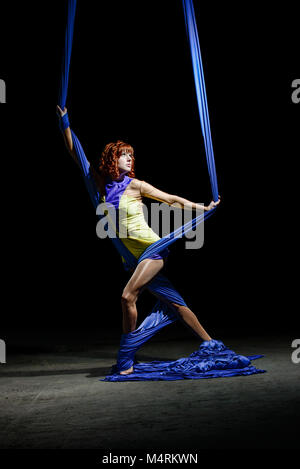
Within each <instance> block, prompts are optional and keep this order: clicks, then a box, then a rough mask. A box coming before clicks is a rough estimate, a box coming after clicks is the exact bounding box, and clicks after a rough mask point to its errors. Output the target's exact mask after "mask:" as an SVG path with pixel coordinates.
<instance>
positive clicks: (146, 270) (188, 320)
mask: <svg viewBox="0 0 300 469" xmlns="http://www.w3.org/2000/svg"><path fill="white" fill-rule="evenodd" d="M163 266H164V261H163V260H162V259H145V260H144V261H142V262H141V263H140V264H138V266H137V267H136V269H135V271H134V272H133V274H132V276H131V278H130V280H129V282H128V283H127V285H126V287H125V288H124V291H123V294H122V312H123V332H124V334H128V333H129V332H132V331H134V330H135V329H136V322H137V308H136V301H137V299H138V295H139V293H140V291H141V289H142V287H144V286H145V285H146V284H147V283H148V282H150V281H151V280H152V279H153V277H155V275H157V274H158V273H159V271H160V270H161V269H162V267H163ZM152 293H153V292H152ZM160 299H161V300H162V301H164V299H163V298H161V297H160ZM166 302H167V303H169V304H170V305H171V306H172V307H173V309H174V310H175V311H176V313H177V314H178V315H179V316H180V319H182V320H183V321H184V323H185V324H186V325H187V326H188V327H189V328H191V329H192V331H193V332H194V333H195V334H196V335H197V336H198V337H200V339H202V340H212V339H211V337H210V336H209V335H208V333H207V332H206V331H205V329H204V328H203V327H202V326H201V324H200V322H199V321H198V318H197V316H196V315H195V314H194V313H193V311H191V310H190V309H189V308H188V307H187V306H182V305H179V304H177V303H173V302H169V301H167V300H166ZM132 371H133V367H131V368H129V369H128V370H124V371H121V372H120V374H129V373H132Z"/></svg>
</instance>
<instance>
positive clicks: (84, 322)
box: [0, 0, 300, 334]
mask: <svg viewBox="0 0 300 469" xmlns="http://www.w3.org/2000/svg"><path fill="white" fill-rule="evenodd" d="M194 3H195V8H196V14H197V22H198V30H199V37H200V45H201V50H202V57H203V63H204V73H205V80H206V88H207V96H208V106H209V113H210V120H211V128H212V137H213V144H214V151H215V159H216V168H217V174H218V180H219V192H220V194H221V196H222V204H221V205H220V207H219V208H218V210H217V213H216V214H215V215H214V216H213V217H211V218H210V219H209V220H208V221H207V223H206V224H205V242H204V246H203V248H202V249H199V250H186V249H184V242H183V241H178V242H177V243H175V244H174V245H172V247H171V255H170V256H169V261H168V267H167V272H166V274H167V275H168V277H169V278H170V279H171V280H172V282H173V283H174V285H175V286H176V287H177V289H178V290H179V292H180V293H181V294H182V295H183V297H184V298H185V300H186V302H187V303H188V304H189V305H190V307H191V308H192V309H193V310H194V311H195V312H196V313H197V315H198V317H199V318H200V320H201V321H203V323H204V324H205V326H207V327H208V329H209V330H213V328H214V327H217V326H218V327H221V328H224V330H225V331H226V330H227V331H228V330H232V328H238V329H240V330H241V331H243V333H245V334H247V333H248V332H249V333H252V332H253V331H256V332H257V333H260V332H262V333H265V332H268V331H270V330H273V331H279V330H282V329H286V330H293V331H294V323H295V320H296V314H295V313H294V312H293V310H291V309H290V307H289V305H288V304H287V303H286V302H285V303H284V302H283V294H282V293H283V290H284V287H283V281H284V279H286V275H287V272H288V271H287V270H286V269H287V267H285V268H283V267H282V262H283V261H284V260H285V259H286V258H288V257H289V254H288V251H289V247H290V241H291V240H290V239H289V238H288V239H287V238H286V231H287V228H286V224H287V223H288V221H287V220H288V217H287V216H286V212H285V209H286V207H287V206H289V205H290V201H291V200H295V199H293V194H292V187H293V183H292V179H293V175H294V171H293V164H294V161H295V159H296V156H297V153H298V147H297V138H296V135H297V134H296V132H297V129H298V127H297V126H298V120H299V110H300V104H299V105H296V104H293V103H292V101H291V83H292V81H293V80H294V79H295V78H299V68H298V67H297V62H296V57H297V54H296V50H297V45H296V34H297V29H296V18H297V12H296V11H295V6H294V3H293V2H285V4H284V6H283V5H278V6H274V5H273V4H272V3H271V2H270V3H269V4H268V5H266V8H265V9H263V7H262V6H261V3H260V2H256V3H255V2H254V3H251V5H250V4H249V5H247V6H244V5H240V4H238V3H237V4H232V3H230V4H228V2H227V3H223V4H222V3H221V4H216V3H215V2H197V1H195V2H194ZM65 4H66V2H62V1H56V2H55V1H53V2H51V4H44V3H42V2H40V3H36V4H34V3H32V2H30V3H29V4H28V3H26V4H25V3H23V2H20V4H17V5H16V4H14V5H10V6H9V7H8V6H6V7H4V6H3V18H5V23H6V28H5V29H2V31H1V36H2V39H1V57H2V58H1V61H2V66H1V69H0V78H2V79H4V80H5V81H6V84H7V104H6V105H1V106H0V112H1V119H2V124H1V128H2V131H1V134H2V147H3V148H2V151H1V153H2V162H3V172H2V180H3V184H2V188H3V196H2V210H3V215H4V214H5V215H6V216H7V218H5V220H8V221H5V223H4V227H3V230H2V231H3V235H4V244H3V246H4V249H3V259H4V260H3V269H4V273H5V279H6V282H5V288H4V296H5V298H7V303H6V304H7V305H8V307H7V309H6V312H5V314H4V315H3V318H2V324H3V327H4V329H5V328H6V327H7V328H16V329H18V328H23V329H24V328H31V329H32V328H35V327H36V328H40V327H42V328H44V329H46V328H47V329H48V328H54V329H57V330H60V329H68V328H70V327H72V328H78V329H80V328H82V327H90V328H93V329H94V328H99V330H100V329H101V327H105V326H109V327H112V326H113V327H116V328H119V329H120V328H121V307H120V295H121V292H122V289H123V287H124V285H125V283H126V281H127V278H128V277H127V274H126V273H125V272H124V271H123V268H122V265H121V262H120V258H119V255H118V254H117V252H116V251H115V249H114V247H113V245H112V243H111V242H110V240H108V239H106V240H100V239H98V238H97V236H96V231H95V227H96V221H97V219H96V216H95V212H94V209H93V206H92V204H91V202H90V200H89V196H88V194H87V193H86V190H85V187H84V184H83V180H82V179H81V175H80V173H79V171H78V169H77V167H76V165H75V164H74V162H73V161H72V159H71V157H70V156H69V154H68V153H67V151H66V149H65V147H64V143H63V139H62V136H61V134H60V131H59V129H58V126H57V116H56V109H55V108H56V104H57V95H58V88H59V78H60V66H61V57H62V49H63V41H64V28H65V22H66V5H65ZM96 4H97V5H98V6H97V7H96ZM2 21H3V20H2ZM67 107H68V111H69V116H70V121H71V125H72V128H73V130H74V131H75V133H76V134H77V136H78V137H79V139H80V141H81V143H82V145H83V147H84V149H85V151H86V154H87V155H88V157H89V158H90V159H91V160H93V161H95V160H96V159H97V157H98V156H99V154H100V152H101V151H102V149H103V147H104V145H105V144H106V143H108V142H110V141H114V140H116V139H118V138H120V139H123V140H125V141H128V142H129V143H131V144H132V145H133V146H134V148H135V153H136V175H137V177H138V178H139V179H142V180H146V181H148V182H149V183H151V184H153V185H154V186H156V187H158V188H160V189H162V190H165V191H166V192H169V193H175V194H178V195H180V196H182V197H185V198H187V199H190V200H192V201H195V202H205V203H209V201H210V200H211V193H210V186H209V179H208V173H207V168H206V161H205V153H204V146H203V139H202V134H201V128H200V122H199V117H198V110H197V103H196V95H195V90H194V81H193V72H192V64H191V60H190V54H189V48H188V42H187V38H186V31H185V24H184V16H183V10H182V5H181V1H180V0H172V1H171V0H164V1H163V2H159V4H155V3H153V2H146V1H144V2H140V1H135V0H132V1H130V2H123V1H117V0H111V1H110V2H83V1H80V0H79V2H78V10H77V16H76V26H75V35H74V44H73V53H72V61H71V74H70V85H69V94H68V101H67ZM5 144H6V147H5V149H4V146H5ZM291 168H292V170H291ZM153 303H154V299H153V298H152V297H151V296H150V295H148V294H147V292H145V294H143V297H141V300H140V302H139V305H140V316H139V318H140V320H141V319H142V318H143V317H145V315H146V314H147V312H148V311H149V308H150V307H151V306H152V305H153Z"/></svg>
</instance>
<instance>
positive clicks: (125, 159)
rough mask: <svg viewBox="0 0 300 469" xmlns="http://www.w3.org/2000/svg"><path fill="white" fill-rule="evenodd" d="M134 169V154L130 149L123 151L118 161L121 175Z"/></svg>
mask: <svg viewBox="0 0 300 469" xmlns="http://www.w3.org/2000/svg"><path fill="white" fill-rule="evenodd" d="M131 167H132V152H131V151H130V150H128V149H124V150H121V155H120V156H119V159H118V169H119V172H120V174H123V173H129V172H130V171H131Z"/></svg>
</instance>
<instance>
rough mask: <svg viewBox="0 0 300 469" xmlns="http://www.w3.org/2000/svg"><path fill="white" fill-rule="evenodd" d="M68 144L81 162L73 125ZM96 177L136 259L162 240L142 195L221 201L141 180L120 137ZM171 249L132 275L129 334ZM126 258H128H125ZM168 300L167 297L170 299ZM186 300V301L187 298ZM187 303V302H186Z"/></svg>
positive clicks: (126, 315) (176, 201) (127, 291)
mask: <svg viewBox="0 0 300 469" xmlns="http://www.w3.org/2000/svg"><path fill="white" fill-rule="evenodd" d="M57 112H58V115H59V117H60V118H62V117H63V116H65V115H66V113H67V109H66V108H64V110H62V109H61V108H60V107H59V106H57ZM63 136H64V140H65V144H66V147H67V149H68V151H69V153H70V154H71V156H72V157H73V158H74V160H75V162H76V163H77V164H78V161H77V157H76V153H75V151H74V148H73V141H72V134H71V130H70V127H66V128H64V130H63ZM91 170H92V175H93V178H94V180H95V182H96V184H97V187H98V189H99V193H100V194H101V196H102V197H101V200H102V201H105V202H106V203H108V204H110V206H113V207H114V208H115V209H116V211H117V212H118V215H119V216H118V217H117V219H118V226H117V227H116V229H117V230H118V232H120V230H122V229H123V230H124V229H125V230H126V233H127V237H122V242H123V243H124V245H125V246H126V248H127V249H128V250H129V251H130V252H131V253H132V254H133V255H134V256H135V258H136V259H138V258H139V257H140V255H141V254H142V253H143V252H144V251H145V249H146V248H147V247H149V246H150V245H151V244H153V243H155V242H156V241H157V240H159V239H160V238H159V236H158V235H157V234H156V233H155V232H154V231H153V230H152V229H151V228H150V227H149V225H148V224H147V223H146V220H145V218H144V214H143V209H142V198H143V197H149V198H151V199H154V200H157V201H159V202H164V203H166V204H168V205H171V206H174V207H180V208H189V209H198V210H211V209H212V208H214V207H216V206H217V205H218V204H219V202H220V199H219V200H218V202H214V201H212V202H210V204H209V205H208V206H204V205H199V204H196V203H194V202H190V201H189V200H186V199H183V198H182V197H179V196H177V195H171V194H167V193H166V192H162V191H160V190H158V189H156V188H155V187H153V186H152V185H150V184H148V183H147V182H145V181H140V180H139V179H137V178H136V177H135V173H134V151H133V148H132V147H131V146H130V145H128V144H126V143H124V142H122V141H120V140H118V141H117V142H116V143H109V144H107V145H106V146H105V148H104V151H103V152H102V155H101V158H100V163H99V167H98V168H97V171H96V170H94V169H92V168H91ZM168 252H169V251H168V249H165V250H164V251H162V252H161V253H160V254H154V255H152V256H151V257H149V258H146V259H144V260H143V261H141V262H140V263H139V264H138V265H137V267H136V268H135V270H131V271H130V272H131V277H130V279H129V281H128V283H127V285H126V286H125V288H124V290H123V294H122V299H121V303H122V312H123V333H124V334H128V333H129V332H132V331H134V330H135V329H136V323H137V308H136V302H137V299H138V296H139V294H140V292H141V290H142V289H143V287H144V286H145V285H146V284H147V283H148V282H150V281H151V280H152V279H153V278H154V276H156V275H157V274H158V273H159V271H160V270H161V269H162V268H163V266H164V263H165V259H166V257H167V255H168ZM122 260H123V262H125V261H124V259H122ZM166 301H167V300H166ZM168 303H169V304H170V305H171V306H172V308H173V309H174V310H175V311H176V313H177V314H178V315H179V317H180V318H181V319H182V320H183V321H184V322H185V323H186V324H187V325H188V326H189V327H190V328H192V330H193V331H194V332H195V333H196V334H197V335H198V336H199V337H200V338H201V339H202V340H204V341H210V340H212V339H211V337H210V336H209V335H208V333H207V332H206V331H205V330H204V328H203V327H202V326H201V324H200V323H199V321H198V319H197V317H196V315H195V314H194V313H193V312H192V311H191V310H190V309H189V308H188V307H187V306H183V305H180V304H177V303H175V302H171V303H170V302H169V301H168ZM183 303H184V301H183ZM184 304H185V303H184ZM132 372H133V366H132V367H131V368H129V369H127V370H123V371H121V372H120V373H121V374H130V373H132Z"/></svg>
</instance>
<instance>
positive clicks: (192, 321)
mask: <svg viewBox="0 0 300 469" xmlns="http://www.w3.org/2000/svg"><path fill="white" fill-rule="evenodd" d="M171 305H172V306H173V308H174V309H175V311H176V312H177V314H179V316H180V318H181V319H182V320H183V321H184V322H185V324H186V325H187V326H188V327H190V328H191V329H192V330H193V331H194V332H195V333H196V335H197V336H199V337H200V338H201V339H202V340H212V338H211V337H210V336H209V335H208V333H207V332H206V330H205V329H204V328H203V327H202V326H201V324H200V322H199V321H198V318H197V316H196V315H195V314H194V313H193V311H191V310H190V309H189V308H188V307H187V306H182V305H178V304H176V303H171Z"/></svg>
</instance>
